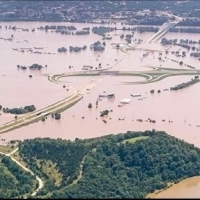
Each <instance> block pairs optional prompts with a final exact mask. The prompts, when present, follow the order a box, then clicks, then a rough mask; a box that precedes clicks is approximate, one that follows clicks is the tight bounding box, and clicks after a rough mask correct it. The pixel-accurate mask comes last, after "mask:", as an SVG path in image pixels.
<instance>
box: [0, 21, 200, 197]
mask: <svg viewBox="0 0 200 200" xmlns="http://www.w3.org/2000/svg"><path fill="white" fill-rule="evenodd" d="M46 24H47V23H35V22H33V23H27V22H26V23H16V22H13V23H0V25H1V26H2V28H1V29H0V37H1V38H3V39H0V46H1V48H0V93H1V95H0V105H2V106H3V107H5V108H6V107H8V108H12V107H23V106H26V105H32V104H34V105H35V106H36V108H37V109H40V108H43V107H46V106H48V105H50V104H53V103H55V102H57V101H59V100H61V99H63V98H65V97H67V96H69V95H70V94H72V93H73V91H74V89H78V88H80V87H81V86H82V85H83V84H87V83H89V82H91V81H93V87H92V88H91V89H90V90H88V91H87V92H86V93H85V95H84V98H83V99H82V100H81V101H80V102H79V103H77V104H76V105H75V106H73V107H71V108H70V109H69V110H67V111H65V112H63V113H62V116H61V120H60V121H56V120H54V119H52V118H51V117H50V116H49V117H48V118H47V120H46V121H45V122H42V121H40V122H38V123H34V124H31V125H28V126H25V127H22V128H20V129H16V130H14V131H11V132H8V133H5V134H2V135H0V138H1V139H6V141H7V140H11V139H20V140H23V139H28V138H35V137H51V138H64V139H72V140H74V139H75V138H91V137H97V136H102V135H106V134H111V133H113V134H116V133H122V132H126V131H128V130H134V131H139V130H141V131H144V130H147V129H156V130H162V131H166V132H167V133H169V134H170V135H173V136H176V137H178V138H181V139H184V140H185V141H187V142H189V143H193V144H194V145H195V146H198V147H200V134H199V133H200V127H199V125H200V112H199V102H200V84H195V85H192V86H190V87H188V88H185V89H182V90H178V91H163V90H164V89H169V88H170V87H172V86H175V85H177V84H179V83H182V82H187V81H189V80H190V79H191V78H193V77H194V76H176V77H169V78H166V79H163V80H162V81H159V82H155V83H150V84H142V85H123V84H122V83H123V82H125V81H126V82H132V81H140V80H143V78H140V77H133V76H125V77H122V76H110V75H103V76H98V77H97V76H95V77H68V78H62V79H61V80H62V81H63V82H62V83H61V84H55V83H52V82H50V81H48V79H47V77H46V76H45V74H59V73H67V72H73V71H76V70H81V69H82V67H83V65H91V66H93V67H94V68H95V67H98V66H99V63H101V65H102V67H103V68H107V67H111V68H112V70H122V71H133V70H134V71H145V70H149V68H147V67H148V66H154V67H166V68H185V67H184V66H179V65H178V64H177V63H174V62H172V61H170V59H171V58H172V59H176V60H179V61H180V60H183V62H184V63H187V64H190V65H192V66H194V67H196V68H197V69H200V67H199V62H200V61H198V59H194V58H191V57H190V56H189V54H190V52H189V53H188V54H187V56H186V57H185V58H183V59H180V58H176V57H175V56H173V55H171V54H169V55H168V57H169V58H170V59H168V60H167V59H165V61H164V62H160V61H159V60H158V57H159V54H158V53H156V52H154V53H153V52H152V53H150V54H149V55H148V56H147V57H146V58H142V57H143V54H144V53H145V52H144V51H142V50H141V51H129V53H128V54H125V53H124V52H122V51H120V50H116V49H113V48H112V45H111V43H117V42H121V43H125V40H122V39H120V35H121V34H122V33H124V34H127V33H130V32H128V31H126V32H122V31H121V30H117V31H114V32H111V33H110V35H111V36H112V40H106V41H105V42H106V48H105V51H104V52H102V53H99V52H93V51H91V50H90V48H89V46H90V45H91V44H92V43H94V42H96V41H101V40H102V38H101V37H100V36H98V35H95V34H92V33H91V34H90V35H81V36H76V35H61V34H59V33H52V32H47V33H46V32H45V31H37V30H36V32H31V31H29V32H24V31H22V30H17V31H13V30H10V29H6V28H5V26H6V25H7V26H9V25H11V26H17V27H19V28H28V29H30V30H31V29H33V28H38V27H40V26H45V25H46ZM51 24H61V23H49V25H51ZM62 25H74V26H75V27H76V28H77V29H78V30H81V29H82V28H84V27H93V26H100V25H94V24H65V23H62ZM112 26H116V25H112ZM117 27H121V28H122V26H121V25H117ZM11 35H13V41H9V40H4V39H5V38H10V37H11ZM152 35H153V33H143V34H139V33H134V39H135V38H136V39H141V40H143V41H145V40H147V39H149V38H150V37H151V36H152ZM165 37H166V38H168V39H169V38H170V39H176V38H177V39H187V38H188V39H190V38H192V39H193V40H198V39H199V35H198V34H184V33H178V34H176V33H167V35H165ZM159 43H160V41H158V43H156V44H151V45H148V48H150V49H154V50H164V47H162V46H161V45H160V44H159ZM83 45H87V47H88V48H87V49H86V50H85V51H81V52H79V53H70V52H67V53H58V52H57V49H58V48H59V47H67V48H68V47H69V46H83ZM34 47H43V49H42V50H39V51H41V52H42V54H33V53H30V52H27V51H26V50H25V51H24V52H19V51H16V50H13V48H14V49H19V48H34ZM197 47H198V46H197ZM173 50H175V51H176V50H180V51H185V50H184V49H181V48H179V47H176V48H175V47H173ZM163 58H164V56H163ZM34 63H38V64H41V65H43V66H44V65H47V67H45V68H43V69H42V70H41V71H39V72H38V71H30V70H29V69H27V70H25V71H23V70H19V69H18V68H17V65H23V66H30V65H31V64H34ZM69 65H70V66H73V68H71V69H69ZM30 74H31V75H32V76H33V78H32V79H31V78H29V75H30ZM63 85H66V88H67V89H68V91H67V90H66V88H63ZM151 89H155V91H156V92H155V94H150V90H151ZM157 90H161V93H157ZM104 92H105V93H115V99H113V100H109V99H107V98H102V100H101V101H99V105H98V108H96V106H95V102H96V100H97V97H98V96H99V95H100V94H103V93H104ZM132 93H140V94H141V95H142V97H145V98H144V99H143V100H138V97H131V94H132ZM123 98H130V99H131V103H130V104H127V105H124V106H122V107H119V106H118V105H119V104H120V100H122V99H123ZM89 103H92V105H93V107H92V108H91V109H88V104H89ZM105 109H107V110H113V112H110V114H109V116H108V118H107V119H106V121H107V123H104V122H103V121H102V119H101V118H100V112H101V111H103V110H105ZM82 117H85V118H84V119H83V118H82ZM148 118H151V119H154V120H156V123H155V124H152V123H149V122H146V121H145V120H147V119H148ZM13 119H14V116H13V115H10V114H4V113H3V112H1V116H0V124H4V123H5V122H8V121H10V120H13ZM121 119H123V120H121ZM137 119H142V120H143V122H138V121H137ZM163 120H165V121H163ZM169 120H170V121H172V123H169V122H168V121H169ZM198 180H199V179H198ZM195 183H196V182H195ZM183 185H184V187H185V188H186V187H187V184H183ZM173 187H178V186H173ZM173 187H172V188H170V189H169V193H168V196H165V197H175V196H174V195H175V193H173V191H176V190H177V188H175V189H173ZM180 187H182V188H183V186H180ZM185 188H183V189H181V191H182V192H181V195H182V196H184V197H188V196H187V195H186V193H184V192H185V191H186V189H185ZM194 188H196V189H194ZM198 188H199V186H198V185H195V186H194V185H193V186H192V187H190V189H188V193H189V194H190V195H194V194H195V195H197V193H198V190H199V189H198ZM178 190H179V189H178ZM179 191H180V190H179ZM164 193H165V192H163V193H160V194H159V195H162V194H163V195H164ZM170 195H171V196H170ZM182 196H179V197H182ZM159 197H161V196H159ZM162 197H164V196H162ZM196 197H197V196H196ZM198 197H199V196H198Z"/></svg>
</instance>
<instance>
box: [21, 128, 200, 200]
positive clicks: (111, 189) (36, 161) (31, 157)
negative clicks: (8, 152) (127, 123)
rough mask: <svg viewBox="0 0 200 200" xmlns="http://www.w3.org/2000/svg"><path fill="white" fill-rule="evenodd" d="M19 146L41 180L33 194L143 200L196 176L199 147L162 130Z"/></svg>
mask: <svg viewBox="0 0 200 200" xmlns="http://www.w3.org/2000/svg"><path fill="white" fill-rule="evenodd" d="M19 147H20V155H21V157H22V158H23V159H24V160H25V161H26V162H27V163H29V165H30V168H31V169H32V170H33V171H35V172H37V173H38V174H39V175H40V176H41V177H43V179H44V180H45V187H44V188H43V189H42V190H41V191H40V192H39V193H38V195H37V197H34V198H39V197H43V198H47V197H49V198H81V197H82V198H144V197H146V195H147V194H148V193H150V192H153V191H155V190H157V189H162V188H166V187H167V183H169V182H175V183H176V182H178V181H180V180H182V179H185V178H187V177H192V176H195V175H200V149H198V148H195V147H194V145H191V144H188V143H186V142H184V141H181V140H178V139H176V138H174V137H172V136H169V135H167V134H166V133H164V132H155V131H145V132H137V133H136V132H127V133H126V134H118V135H109V136H105V137H100V138H94V139H87V140H80V139H76V140H75V142H71V141H65V140H53V139H48V138H46V139H34V140H26V141H24V142H22V143H20V146H19ZM48 168H50V169H51V170H50V171H51V172H52V173H50V172H49V170H48Z"/></svg>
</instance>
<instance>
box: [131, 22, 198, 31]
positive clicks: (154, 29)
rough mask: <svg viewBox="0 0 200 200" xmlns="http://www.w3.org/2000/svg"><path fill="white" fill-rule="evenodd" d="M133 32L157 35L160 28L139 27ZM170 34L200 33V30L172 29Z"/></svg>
mask: <svg viewBox="0 0 200 200" xmlns="http://www.w3.org/2000/svg"><path fill="white" fill-rule="evenodd" d="M158 25H159V24H158ZM179 25H180V24H179ZM131 30H133V31H138V32H140V33H145V32H154V33H156V32H157V31H158V30H159V27H151V26H148V27H144V26H139V27H136V28H132V29H131ZM169 32H173V33H178V32H181V33H200V29H199V28H191V27H190V28H176V27H172V28H170V29H169Z"/></svg>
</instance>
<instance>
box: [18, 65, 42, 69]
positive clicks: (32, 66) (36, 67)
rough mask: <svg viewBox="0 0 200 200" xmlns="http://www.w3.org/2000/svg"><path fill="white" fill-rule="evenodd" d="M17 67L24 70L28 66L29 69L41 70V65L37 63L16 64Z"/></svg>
mask: <svg viewBox="0 0 200 200" xmlns="http://www.w3.org/2000/svg"><path fill="white" fill-rule="evenodd" d="M17 68H18V69H22V70H26V69H27V68H29V69H31V70H41V69H42V68H43V66H42V65H39V64H33V65H31V66H23V65H17Z"/></svg>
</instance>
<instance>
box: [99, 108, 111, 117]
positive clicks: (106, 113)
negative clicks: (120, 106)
mask: <svg viewBox="0 0 200 200" xmlns="http://www.w3.org/2000/svg"><path fill="white" fill-rule="evenodd" d="M109 112H110V111H109V110H104V111H102V112H100V113H101V114H100V117H104V116H105V115H108V114H109Z"/></svg>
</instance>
